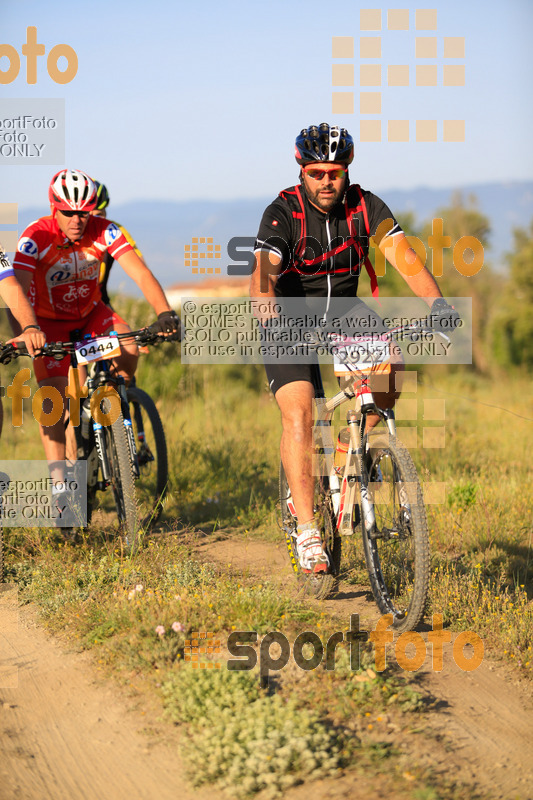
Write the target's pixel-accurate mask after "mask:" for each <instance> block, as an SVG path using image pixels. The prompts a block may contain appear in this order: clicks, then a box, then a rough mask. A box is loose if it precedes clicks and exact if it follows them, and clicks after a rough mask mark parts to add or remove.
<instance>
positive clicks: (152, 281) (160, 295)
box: [117, 250, 172, 314]
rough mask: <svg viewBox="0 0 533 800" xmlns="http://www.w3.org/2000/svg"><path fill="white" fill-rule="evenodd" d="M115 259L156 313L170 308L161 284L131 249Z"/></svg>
mask: <svg viewBox="0 0 533 800" xmlns="http://www.w3.org/2000/svg"><path fill="white" fill-rule="evenodd" d="M117 260H118V263H119V264H120V266H121V267H122V269H123V270H124V272H125V273H126V274H127V275H129V276H130V278H131V279H132V280H134V281H135V283H136V284H137V286H138V287H139V289H140V290H141V291H142V293H143V294H144V296H145V297H146V299H147V300H148V302H149V303H150V305H151V306H152V308H153V309H154V311H155V313H156V314H161V313H162V312H163V311H171V310H172V309H171V308H170V306H169V304H168V300H167V298H166V296H165V293H164V291H163V289H162V287H161V284H160V283H159V281H158V280H157V278H156V277H155V276H154V274H153V272H152V271H151V270H150V269H148V267H147V266H146V264H145V263H144V261H143V260H142V259H140V258H139V256H138V255H137V254H136V253H135V252H134V251H133V250H130V251H129V252H127V253H124V255H122V256H120V258H118V259H117Z"/></svg>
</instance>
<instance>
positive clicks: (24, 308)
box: [0, 270, 46, 355]
mask: <svg viewBox="0 0 533 800" xmlns="http://www.w3.org/2000/svg"><path fill="white" fill-rule="evenodd" d="M31 282H32V276H31V273H29V272H27V270H15V276H13V275H9V276H8V277H7V278H4V279H3V280H2V281H0V295H1V296H2V300H3V301H4V303H5V304H6V305H7V307H8V308H9V310H10V311H11V313H12V314H13V316H14V317H15V319H16V321H17V322H18V324H19V325H20V329H21V331H23V330H24V328H26V327H27V326H28V325H35V328H30V330H28V331H26V332H25V333H21V334H20V335H18V336H16V337H15V338H14V339H11V340H10V341H15V342H24V344H25V345H26V347H27V348H28V352H29V354H30V355H33V354H34V353H35V350H37V349H39V348H40V347H42V346H43V345H44V343H45V342H46V336H45V335H44V333H43V332H42V331H40V330H37V328H38V327H39V326H38V322H37V318H36V316H35V312H34V310H33V308H32V306H31V304H30V301H29V300H28V297H27V294H28V291H29V288H30V286H31Z"/></svg>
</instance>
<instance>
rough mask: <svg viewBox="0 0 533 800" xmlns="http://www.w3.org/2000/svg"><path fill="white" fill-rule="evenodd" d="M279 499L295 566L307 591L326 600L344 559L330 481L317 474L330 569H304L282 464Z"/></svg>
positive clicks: (318, 512) (320, 522)
mask: <svg viewBox="0 0 533 800" xmlns="http://www.w3.org/2000/svg"><path fill="white" fill-rule="evenodd" d="M279 500H280V510H281V527H282V529H283V532H284V534H285V543H286V545H287V550H288V552H289V558H290V561H291V565H292V568H293V570H294V572H295V573H296V576H297V578H298V581H299V583H301V584H302V587H303V588H304V590H305V592H308V593H309V594H312V595H313V596H314V597H316V598H317V599H319V600H323V599H324V598H325V597H327V596H328V595H329V594H330V593H331V592H332V591H333V589H334V587H335V585H336V583H337V575H338V574H339V567H340V560H341V540H340V536H338V534H337V530H336V520H335V514H334V512H333V507H332V504H331V495H330V490H329V481H328V479H327V478H326V477H320V478H317V480H316V484H315V520H316V521H317V524H318V529H319V531H320V535H321V537H322V541H323V542H324V544H325V546H326V551H327V553H328V556H329V561H330V565H331V566H330V569H329V571H328V572H327V573H326V572H319V573H306V572H304V571H303V570H302V568H301V566H300V562H299V560H298V553H297V550H296V536H297V525H298V520H297V518H296V514H295V510H294V505H293V503H292V497H291V490H290V488H289V484H288V481H287V477H286V475H285V470H284V468H283V464H282V463H280V468H279Z"/></svg>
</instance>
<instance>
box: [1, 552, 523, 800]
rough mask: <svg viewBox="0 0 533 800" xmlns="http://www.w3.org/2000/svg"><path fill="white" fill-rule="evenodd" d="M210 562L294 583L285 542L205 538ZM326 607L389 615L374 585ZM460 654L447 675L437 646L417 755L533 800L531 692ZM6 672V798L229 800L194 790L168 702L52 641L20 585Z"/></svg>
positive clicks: (7, 626) (500, 792)
mask: <svg viewBox="0 0 533 800" xmlns="http://www.w3.org/2000/svg"><path fill="white" fill-rule="evenodd" d="M198 553H199V555H200V556H201V557H202V558H206V559H209V560H213V561H216V562H219V563H220V564H226V565H227V564H231V565H232V569H236V570H242V572H243V574H249V575H253V576H258V577H265V578H267V577H268V578H270V579H272V578H273V577H275V579H276V580H279V581H283V582H286V581H293V578H292V575H291V571H290V567H289V565H288V559H287V558H286V554H285V552H284V546H283V545H282V544H280V545H275V544H271V543H266V542H259V541H254V540H250V541H248V542H244V543H243V541H242V539H238V540H237V539H232V538H230V537H229V538H227V539H221V540H218V541H212V540H211V539H210V537H204V538H202V539H200V541H199V544H198ZM313 602H314V601H313ZM322 605H323V608H324V610H325V611H326V612H327V613H328V614H332V615H334V616H335V618H341V619H342V618H343V617H344V618H345V619H346V627H347V624H348V619H349V615H350V614H352V613H358V614H359V615H360V618H361V626H362V627H363V628H364V627H365V626H366V627H367V629H371V628H372V627H373V625H375V622H376V621H377V619H378V616H379V615H378V613H377V611H376V609H375V606H374V605H373V603H372V602H371V600H370V599H369V597H368V594H367V592H366V591H365V589H364V587H361V588H359V587H353V586H342V585H341V587H340V592H339V595H338V596H337V597H336V598H334V599H331V600H328V601H326V602H325V603H323V604H322ZM423 636H426V634H424V633H423ZM452 646H453V643H452V644H450V645H447V646H445V649H444V668H443V670H442V671H441V672H435V671H433V670H432V669H431V658H430V652H431V649H430V648H429V647H428V657H427V659H426V662H425V663H424V665H423V667H422V668H421V669H420V670H419V672H418V673H417V676H418V677H417V679H418V680H419V681H420V684H421V685H422V686H423V687H424V688H425V689H427V690H428V691H429V692H430V693H431V694H432V695H433V697H434V698H435V699H436V703H435V710H432V711H430V712H428V713H427V714H425V715H424V721H423V724H424V726H425V731H426V732H425V734H424V736H421V737H418V739H419V742H420V743H419V744H418V745H417V750H418V751H419V752H417V753H414V754H413V758H416V759H418V758H419V757H420V759H421V761H422V762H424V761H425V763H427V761H428V759H429V760H430V761H431V763H432V764H433V765H434V766H435V768H436V769H437V771H440V772H442V774H444V775H448V776H450V777H453V778H454V779H455V780H460V781H463V782H465V783H467V784H471V785H472V786H473V787H476V789H477V790H478V791H481V792H483V793H487V795H489V794H490V796H493V797H495V798H502V799H503V798H505V800H511V798H512V799H513V800H531V798H533V703H532V700H531V686H530V685H528V684H525V683H521V682H520V681H519V680H518V678H517V677H516V675H513V674H512V673H510V672H509V671H508V670H507V669H506V668H505V667H503V666H501V665H499V664H497V663H492V662H491V661H490V660H489V659H488V658H486V657H485V659H484V660H483V663H482V664H481V666H480V667H479V668H478V669H476V670H475V671H472V672H469V673H468V672H464V671H462V670H460V669H459V668H458V667H457V666H456V665H455V663H454V660H453V651H452ZM0 665H1V666H0V798H1V800H15V798H17V800H19V799H20V800H41V799H44V798H50V799H51V800H78V798H80V799H81V798H83V799H85V798H87V800H96V799H98V800H100V799H101V798H105V799H106V800H107V799H108V798H109V800H115V798H117V799H120V798H125V800H126V799H127V800H137V799H138V798H142V799H144V798H149V799H150V800H152V798H154V800H155V799H156V798H157V800H166V798H169V799H170V798H172V799H173V800H174V799H175V798H179V799H180V800H181V799H183V800H189V798H191V800H192V799H194V800H203V799H204V798H208V797H209V798H211V800H212V798H213V796H214V794H217V793H216V792H213V791H212V790H207V789H205V790H201V791H194V790H193V789H192V788H191V787H190V785H189V784H188V783H187V782H186V781H185V779H184V775H183V767H182V765H181V763H180V761H179V758H178V757H177V755H176V752H177V744H178V738H179V730H178V729H176V728H175V727H173V726H171V725H169V724H167V723H164V722H161V721H160V719H159V713H160V708H158V707H157V704H154V703H149V702H144V701H143V699H142V698H141V700H139V698H138V697H137V698H134V697H132V696H131V695H129V694H127V693H126V692H125V691H124V690H123V689H122V688H120V687H119V686H117V685H116V684H115V683H114V682H112V681H111V680H109V679H107V680H104V679H103V678H101V677H100V675H99V673H98V672H97V671H96V665H95V664H94V661H93V658H92V656H91V655H90V654H89V653H79V652H76V651H74V650H69V649H68V648H66V647H65V644H64V643H63V642H60V641H58V640H57V639H54V638H53V637H51V636H50V635H48V634H47V633H46V631H45V630H44V629H43V628H42V627H41V626H40V625H39V624H38V622H37V612H36V609H33V608H31V607H19V606H18V604H17V594H16V590H15V589H13V588H9V587H8V586H6V587H3V591H0ZM384 790H385V785H382V779H380V778H379V777H378V778H375V779H372V780H370V779H369V780H364V779H361V778H360V777H359V778H357V779H356V777H355V776H354V775H351V774H350V773H346V774H345V775H344V776H342V777H341V778H338V779H336V780H335V781H332V780H327V781H321V782H315V783H313V784H309V785H307V784H306V785H305V786H302V787H297V788H296V789H293V790H292V791H290V792H288V793H287V794H286V797H287V798H291V800H292V798H294V800H298V799H299V798H302V800H303V798H304V797H305V800H322V798H324V800H325V798H328V800H329V798H332V797H335V798H336V799H337V800H340V798H350V800H356V799H357V798H359V797H361V798H362V797H364V798H365V800H374V798H376V800H377V798H378V797H379V798H382V797H383V796H384V794H385V793H386V794H387V795H388V796H389V797H390V798H391V800H394V792H392V793H391V791H390V786H387V789H386V792H385V791H384ZM401 796H402V797H404V796H405V795H404V794H403V792H402V793H401ZM467 797H468V793H467V794H465V798H467Z"/></svg>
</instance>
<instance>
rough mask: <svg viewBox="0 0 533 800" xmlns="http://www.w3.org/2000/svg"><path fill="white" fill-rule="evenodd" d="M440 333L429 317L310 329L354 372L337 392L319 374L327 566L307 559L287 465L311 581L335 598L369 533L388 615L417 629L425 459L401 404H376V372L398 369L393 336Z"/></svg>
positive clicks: (422, 582) (285, 519)
mask: <svg viewBox="0 0 533 800" xmlns="http://www.w3.org/2000/svg"><path fill="white" fill-rule="evenodd" d="M435 333H437V332H436V331H434V330H433V329H432V328H431V327H430V326H429V325H428V324H427V321H426V320H419V321H417V322H416V323H413V324H409V325H404V326H400V327H398V328H394V329H391V330H389V331H388V332H387V333H384V334H379V336H378V335H377V334H374V335H371V336H356V337H347V336H342V335H340V336H339V334H331V333H330V334H328V333H324V332H323V331H316V330H315V331H314V332H311V333H309V334H308V335H307V336H306V339H307V346H311V347H314V348H316V349H318V348H319V347H321V348H326V349H327V351H328V352H329V353H331V354H333V356H334V357H335V358H336V360H337V363H338V364H341V365H342V366H343V372H344V375H343V378H342V383H341V389H340V391H339V392H338V393H337V394H336V395H335V396H334V397H332V398H331V399H329V400H328V399H326V397H325V395H324V389H323V385H322V379H321V376H320V372H319V371H318V370H317V376H316V381H315V416H314V420H315V422H314V427H313V439H314V474H315V520H316V521H317V524H318V528H319V530H320V533H321V536H322V540H323V543H324V545H325V547H326V551H327V553H328V556H329V561H330V568H329V570H328V571H327V572H321V573H316V574H314V573H311V574H308V573H304V572H303V570H302V569H301V567H300V564H299V560H298V555H297V549H296V535H297V530H296V528H297V518H296V511H295V508H294V504H293V501H292V497H291V492H290V488H289V485H288V482H287V479H286V477H285V471H284V469H283V464H281V465H280V476H279V497H280V506H281V525H282V528H283V530H284V533H285V539H286V544H287V548H288V551H289V557H290V560H291V564H292V566H293V569H294V572H295V573H296V575H297V577H298V578H299V580H300V581H301V582H302V583H303V585H304V588H305V589H306V590H307V591H309V592H310V593H312V594H313V595H314V596H315V597H317V598H319V599H322V598H324V597H327V596H328V595H329V594H330V593H331V592H332V591H333V590H334V589H335V587H336V585H337V584H338V580H339V574H340V564H341V554H342V541H343V538H344V537H350V536H353V535H354V534H360V535H361V536H362V542H363V551H364V556H365V562H366V567H367V570H368V574H369V576H370V585H371V589H372V593H373V595H374V599H375V601H376V604H377V606H378V608H379V610H380V611H381V612H382V613H383V614H392V616H393V627H394V628H395V629H396V630H397V631H398V632H400V631H407V630H412V629H413V628H415V627H416V625H417V624H418V623H419V622H420V620H421V618H422V616H423V614H424V610H425V606H426V602H427V595H428V589H429V535H428V525H427V517H426V510H425V506H424V499H423V495H422V489H421V486H420V482H419V480H418V475H417V471H416V467H415V465H414V463H413V461H412V458H411V456H410V454H409V452H408V450H407V449H406V448H405V447H404V445H402V443H401V442H400V441H399V440H398V438H397V436H396V425H395V420H394V411H393V410H392V409H381V408H379V407H378V406H377V405H376V403H375V400H374V397H373V394H372V389H371V385H370V384H371V377H372V375H374V374H378V373H387V371H389V372H390V355H391V353H390V346H391V342H392V340H393V339H396V338H398V337H400V336H408V337H410V338H413V337H423V336H428V335H434V334H435ZM439 335H441V336H443V337H444V338H445V339H448V337H447V336H445V335H444V334H439ZM352 401H353V407H352V408H350V410H349V411H348V413H347V417H346V421H347V427H346V428H345V429H343V432H341V434H340V435H339V437H340V438H339V439H338V440H337V445H336V446H335V445H334V440H333V428H332V418H333V414H334V411H335V409H337V408H338V407H339V406H341V405H342V404H344V403H347V402H352ZM369 414H378V415H379V418H380V422H381V423H383V424H384V426H385V428H384V429H383V428H381V429H378V430H375V429H372V430H371V431H370V432H367V419H368V415H369ZM336 454H337V456H338V458H337V462H339V461H340V462H341V464H340V466H339V463H337V465H336V463H335V460H336V458H335V456H336ZM343 461H344V464H342V462H343Z"/></svg>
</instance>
